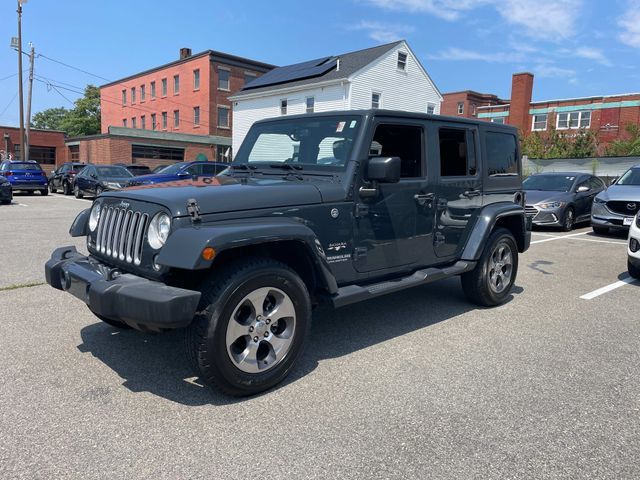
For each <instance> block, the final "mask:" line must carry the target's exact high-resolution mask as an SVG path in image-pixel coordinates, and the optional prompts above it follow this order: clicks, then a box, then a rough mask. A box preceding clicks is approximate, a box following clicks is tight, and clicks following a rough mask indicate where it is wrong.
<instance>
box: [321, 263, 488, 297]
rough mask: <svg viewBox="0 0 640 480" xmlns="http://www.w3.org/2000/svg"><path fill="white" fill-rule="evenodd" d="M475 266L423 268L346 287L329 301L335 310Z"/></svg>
mask: <svg viewBox="0 0 640 480" xmlns="http://www.w3.org/2000/svg"><path fill="white" fill-rule="evenodd" d="M475 266H476V262H470V261H466V260H460V261H459V262H456V263H455V264H454V265H451V266H449V267H444V268H425V269H424V270H418V271H416V272H414V273H412V274H411V275H408V276H406V277H401V278H396V279H394V280H386V281H384V282H380V283H373V284H371V285H365V286H361V285H347V286H346V287H341V288H339V289H338V293H336V294H335V295H334V296H333V297H331V300H332V302H333V306H334V307H335V308H339V307H344V306H345V305H350V304H352V303H357V302H361V301H363V300H368V299H370V298H375V297H379V296H381V295H386V294H387V293H393V292H399V291H400V290H404V289H406V288H411V287H417V286H418V285H425V284H427V283H431V282H435V281H436V280H441V279H443V278H447V277H452V276H454V275H460V274H461V273H465V272H469V271H471V270H473V269H474V268H475Z"/></svg>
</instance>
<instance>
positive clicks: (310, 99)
mask: <svg viewBox="0 0 640 480" xmlns="http://www.w3.org/2000/svg"><path fill="white" fill-rule="evenodd" d="M315 106H316V99H315V97H307V113H313V111H314V108H315Z"/></svg>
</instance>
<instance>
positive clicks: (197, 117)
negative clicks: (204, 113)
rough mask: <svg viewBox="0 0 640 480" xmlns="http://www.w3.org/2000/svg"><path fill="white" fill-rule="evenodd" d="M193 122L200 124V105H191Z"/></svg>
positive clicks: (196, 124)
mask: <svg viewBox="0 0 640 480" xmlns="http://www.w3.org/2000/svg"><path fill="white" fill-rule="evenodd" d="M193 124H194V125H195V126H198V125H200V107H193Z"/></svg>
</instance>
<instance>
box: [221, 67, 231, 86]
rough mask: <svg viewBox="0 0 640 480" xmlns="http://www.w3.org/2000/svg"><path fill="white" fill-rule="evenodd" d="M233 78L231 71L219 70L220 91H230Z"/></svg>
mask: <svg viewBox="0 0 640 480" xmlns="http://www.w3.org/2000/svg"><path fill="white" fill-rule="evenodd" d="M230 77H231V72H229V70H224V69H222V68H218V90H229V89H230V87H229V79H230Z"/></svg>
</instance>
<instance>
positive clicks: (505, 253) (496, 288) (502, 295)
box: [461, 228, 518, 307]
mask: <svg viewBox="0 0 640 480" xmlns="http://www.w3.org/2000/svg"><path fill="white" fill-rule="evenodd" d="M517 273H518V248H517V246H516V241H515V239H514V238H513V235H512V234H511V232H510V231H509V230H507V229H505V228H499V229H497V230H495V231H494V232H493V233H492V234H491V236H490V237H489V239H488V240H487V244H486V245H485V247H484V251H483V252H482V255H481V256H480V260H479V261H478V264H477V265H476V267H475V268H474V269H473V270H472V271H470V272H467V273H463V274H462V277H461V278H462V289H463V290H464V293H465V295H466V297H467V298H468V299H469V300H470V301H472V302H473V303H476V304H478V305H482V306H484V307H493V306H496V305H500V304H501V303H503V302H504V301H505V300H506V299H507V297H508V296H509V293H510V292H511V288H512V287H513V284H514V282H515V280H516V275H517Z"/></svg>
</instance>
